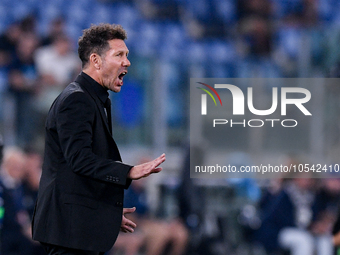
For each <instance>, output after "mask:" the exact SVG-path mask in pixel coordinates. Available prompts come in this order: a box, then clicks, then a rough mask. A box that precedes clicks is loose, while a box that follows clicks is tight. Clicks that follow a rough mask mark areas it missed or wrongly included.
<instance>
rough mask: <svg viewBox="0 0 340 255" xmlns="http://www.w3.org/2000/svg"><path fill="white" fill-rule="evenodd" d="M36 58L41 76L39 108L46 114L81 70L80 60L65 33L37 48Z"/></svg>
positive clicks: (38, 98)
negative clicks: (46, 44) (48, 43)
mask: <svg viewBox="0 0 340 255" xmlns="http://www.w3.org/2000/svg"><path fill="white" fill-rule="evenodd" d="M35 60H36V63H37V70H38V72H39V75H40V78H41V87H40V89H39V91H38V95H37V109H38V111H39V112H41V113H42V114H43V115H45V114H46V113H47V112H48V110H49V108H50V106H51V104H52V102H53V101H54V99H55V98H56V97H57V95H58V94H59V93H60V92H61V91H62V90H63V89H64V87H65V86H66V85H67V84H69V82H70V81H71V80H72V79H73V78H74V77H75V76H76V74H77V73H78V72H80V68H81V66H80V61H79V59H78V57H77V55H76V53H75V52H74V51H72V47H71V41H70V39H69V38H68V37H67V36H66V35H65V34H59V35H58V36H55V37H54V40H53V43H52V45H50V46H44V47H40V48H38V49H37V52H36V55H35Z"/></svg>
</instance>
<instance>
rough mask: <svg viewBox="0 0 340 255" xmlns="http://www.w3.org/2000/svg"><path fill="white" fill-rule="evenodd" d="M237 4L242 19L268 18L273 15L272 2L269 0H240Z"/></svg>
mask: <svg viewBox="0 0 340 255" xmlns="http://www.w3.org/2000/svg"><path fill="white" fill-rule="evenodd" d="M237 4H238V16H239V19H240V20H242V19H243V18H249V17H260V18H263V19H265V20H268V19H270V18H271V17H272V3H271V1H269V0H239V1H237Z"/></svg>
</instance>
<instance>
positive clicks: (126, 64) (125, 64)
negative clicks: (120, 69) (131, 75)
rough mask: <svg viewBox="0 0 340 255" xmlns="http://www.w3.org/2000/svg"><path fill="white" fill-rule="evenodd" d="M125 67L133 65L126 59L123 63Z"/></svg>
mask: <svg viewBox="0 0 340 255" xmlns="http://www.w3.org/2000/svg"><path fill="white" fill-rule="evenodd" d="M122 65H123V66H126V67H129V66H130V65H131V63H130V61H129V59H128V58H127V57H126V58H125V59H124V61H123V63H122Z"/></svg>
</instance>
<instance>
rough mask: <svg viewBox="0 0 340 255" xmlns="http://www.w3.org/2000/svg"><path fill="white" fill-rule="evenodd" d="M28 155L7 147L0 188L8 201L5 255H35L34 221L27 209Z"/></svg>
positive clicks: (2, 241) (5, 200) (3, 248)
mask: <svg viewBox="0 0 340 255" xmlns="http://www.w3.org/2000/svg"><path fill="white" fill-rule="evenodd" d="M24 164H25V156H24V153H23V152H22V151H21V150H20V149H18V148H6V149H5V152H4V159H3V163H2V167H1V172H0V187H1V189H2V195H3V202H4V218H3V228H2V230H1V254H2V255H22V254H27V255H29V254H30V255H31V254H32V255H33V253H31V248H32V242H31V241H30V225H31V224H30V220H29V217H28V215H27V213H26V212H25V211H24V209H23V205H22V198H23V187H22V180H23V178H24V174H25V171H24Z"/></svg>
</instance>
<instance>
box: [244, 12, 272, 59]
mask: <svg viewBox="0 0 340 255" xmlns="http://www.w3.org/2000/svg"><path fill="white" fill-rule="evenodd" d="M240 33H241V35H242V36H243V40H244V42H245V45H246V51H247V52H246V53H248V54H249V55H250V56H253V57H269V56H270V53H271V52H272V43H273V42H272V40H273V39H272V33H271V28H270V25H269V22H268V21H267V20H265V19H264V18H262V17H256V16H254V17H249V18H245V19H244V20H243V21H242V22H240ZM248 54H246V55H248Z"/></svg>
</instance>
